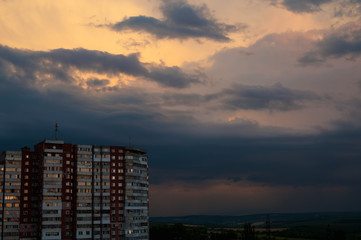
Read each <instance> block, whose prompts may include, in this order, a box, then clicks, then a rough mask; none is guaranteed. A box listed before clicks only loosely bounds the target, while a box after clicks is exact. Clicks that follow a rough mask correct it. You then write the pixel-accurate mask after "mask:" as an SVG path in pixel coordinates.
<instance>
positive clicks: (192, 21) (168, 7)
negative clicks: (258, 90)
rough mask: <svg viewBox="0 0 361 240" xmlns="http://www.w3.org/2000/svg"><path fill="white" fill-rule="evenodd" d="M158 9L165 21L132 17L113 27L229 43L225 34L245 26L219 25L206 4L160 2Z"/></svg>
mask: <svg viewBox="0 0 361 240" xmlns="http://www.w3.org/2000/svg"><path fill="white" fill-rule="evenodd" d="M160 10H161V11H162V13H163V16H164V19H161V20H159V19H156V18H153V17H147V16H135V17H129V18H126V19H124V20H123V21H121V22H118V23H115V24H112V25H111V26H110V28H111V29H112V30H114V31H117V32H122V31H125V30H132V31H137V32H147V33H150V34H152V35H154V36H155V37H157V38H160V39H162V38H176V39H188V38H208V39H212V40H215V41H229V40H230V39H229V37H228V36H227V34H228V33H230V32H234V31H238V30H242V29H244V28H246V26H245V25H242V26H236V25H228V24H224V23H220V22H218V21H217V20H216V19H215V18H214V17H213V16H212V14H211V12H210V10H209V9H208V8H207V6H206V5H202V6H194V5H190V4H188V3H187V1H185V0H182V1H173V0H172V1H163V3H162V5H161V7H160Z"/></svg>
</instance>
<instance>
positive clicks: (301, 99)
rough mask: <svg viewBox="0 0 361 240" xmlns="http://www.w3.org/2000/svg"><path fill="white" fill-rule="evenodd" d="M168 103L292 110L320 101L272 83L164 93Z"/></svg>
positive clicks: (311, 94) (309, 95) (303, 92)
mask: <svg viewBox="0 0 361 240" xmlns="http://www.w3.org/2000/svg"><path fill="white" fill-rule="evenodd" d="M164 100H165V104H167V105H184V106H193V105H195V104H200V103H203V104H204V103H207V102H216V104H217V102H218V103H220V105H221V107H222V108H225V109H229V110H239V109H243V110H271V111H272V110H277V111H291V110H297V109H301V108H303V107H304V103H305V102H307V101H314V100H321V97H320V96H317V94H315V93H312V92H310V91H300V90H293V89H289V88H286V87H284V86H282V84H279V83H278V84H274V85H272V86H269V87H267V86H249V85H239V84H238V85H234V86H233V87H232V88H227V89H224V90H222V91H220V92H217V93H213V94H207V95H198V94H174V95H165V96H164Z"/></svg>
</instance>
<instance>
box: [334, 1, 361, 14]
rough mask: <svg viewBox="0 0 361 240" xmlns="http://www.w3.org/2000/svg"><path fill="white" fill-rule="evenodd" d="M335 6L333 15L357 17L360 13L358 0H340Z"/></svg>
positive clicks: (360, 6)
mask: <svg viewBox="0 0 361 240" xmlns="http://www.w3.org/2000/svg"><path fill="white" fill-rule="evenodd" d="M338 3H339V5H336V7H335V13H334V15H335V17H359V16H360V13H361V1H360V0H342V1H339V2H338Z"/></svg>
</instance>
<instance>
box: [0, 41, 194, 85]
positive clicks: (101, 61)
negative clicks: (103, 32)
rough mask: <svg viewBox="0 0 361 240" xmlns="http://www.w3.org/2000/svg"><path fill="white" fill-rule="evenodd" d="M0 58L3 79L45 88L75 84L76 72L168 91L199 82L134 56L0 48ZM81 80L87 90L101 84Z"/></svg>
mask: <svg viewBox="0 0 361 240" xmlns="http://www.w3.org/2000/svg"><path fill="white" fill-rule="evenodd" d="M0 56H1V57H0V60H1V62H0V63H1V66H0V67H1V69H2V72H3V74H5V75H6V76H5V78H7V79H10V78H11V79H14V80H17V81H25V82H26V83H28V84H31V83H34V82H39V81H41V82H43V83H47V84H49V83H50V84H51V82H54V81H62V82H76V81H77V80H79V79H77V76H76V73H77V72H80V73H83V74H86V73H96V74H105V75H107V76H109V77H118V76H119V75H120V74H125V75H128V76H131V77H138V78H141V79H145V80H148V81H153V82H156V83H158V84H159V85H161V86H163V87H171V88H185V87H189V86H190V85H191V84H194V83H200V82H201V79H200V76H199V75H197V74H194V75H191V74H188V73H185V72H183V71H182V70H181V69H180V68H179V67H177V66H173V67H167V66H163V65H156V64H149V63H142V62H140V61H139V57H138V55H137V54H130V55H128V56H125V55H121V54H119V55H114V54H110V53H107V52H101V51H95V50H87V49H82V48H79V49H72V50H69V49H55V50H52V51H50V52H43V51H29V50H19V49H12V48H9V47H6V46H0ZM78 77H79V76H78ZM79 78H81V76H80V77H79ZM83 80H85V81H87V84H88V85H89V83H90V85H89V86H94V85H96V84H94V83H98V84H99V83H100V82H102V83H103V85H104V83H105V81H102V80H99V79H98V80H96V79H90V80H87V79H83ZM108 83H109V82H108ZM105 86H106V85H105Z"/></svg>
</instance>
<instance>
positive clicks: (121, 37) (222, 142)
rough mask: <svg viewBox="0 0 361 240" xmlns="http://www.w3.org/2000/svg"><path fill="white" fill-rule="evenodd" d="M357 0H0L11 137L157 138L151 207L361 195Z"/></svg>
mask: <svg viewBox="0 0 361 240" xmlns="http://www.w3.org/2000/svg"><path fill="white" fill-rule="evenodd" d="M360 16H361V1H360V0H225V1H219V0H188V1H186V0H169V1H166V0H163V1H162V0H103V1H99V0H76V1H74V0H61V1H53V0H32V1H28V0H0V107H1V111H0V151H2V150H19V149H20V148H21V147H23V146H32V145H34V144H36V143H38V142H40V141H42V140H43V139H45V138H46V139H52V138H54V125H55V122H56V121H58V122H59V124H60V132H59V136H60V138H61V139H62V140H64V141H65V142H69V143H77V144H102V145H129V144H131V145H132V146H138V147H141V148H145V149H147V150H148V153H149V164H150V184H151V185H150V212H151V216H174V215H190V214H219V215H242V214H250V213H275V212H311V211H355V210H358V211H360V210H361V206H360V202H361V57H360V55H361V17H360Z"/></svg>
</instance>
